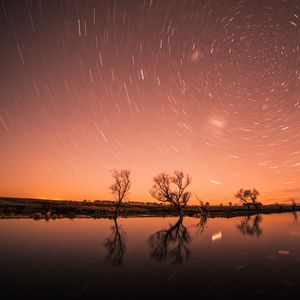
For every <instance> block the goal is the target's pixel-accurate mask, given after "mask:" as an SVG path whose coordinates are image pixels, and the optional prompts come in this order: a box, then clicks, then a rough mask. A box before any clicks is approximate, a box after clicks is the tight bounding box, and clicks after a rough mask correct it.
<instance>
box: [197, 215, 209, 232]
mask: <svg viewBox="0 0 300 300" xmlns="http://www.w3.org/2000/svg"><path fill="white" fill-rule="evenodd" d="M206 224H207V214H201V215H200V218H199V223H197V224H196V225H195V227H196V233H197V234H198V233H202V232H203V231H204V229H205V226H206Z"/></svg>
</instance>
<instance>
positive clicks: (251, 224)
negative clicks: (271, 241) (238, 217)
mask: <svg viewBox="0 0 300 300" xmlns="http://www.w3.org/2000/svg"><path fill="white" fill-rule="evenodd" d="M261 222H262V217H261V216H260V215H259V214H257V215H255V216H250V215H249V216H246V217H244V218H243V219H242V221H241V223H240V224H238V225H237V228H238V229H239V230H240V232H241V233H242V234H243V235H251V236H256V237H259V236H260V235H261V234H262V232H263V231H262V229H261Z"/></svg>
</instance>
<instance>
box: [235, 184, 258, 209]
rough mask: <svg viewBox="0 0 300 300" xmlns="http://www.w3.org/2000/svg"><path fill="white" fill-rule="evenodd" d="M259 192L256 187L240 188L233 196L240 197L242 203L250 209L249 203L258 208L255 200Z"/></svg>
mask: <svg viewBox="0 0 300 300" xmlns="http://www.w3.org/2000/svg"><path fill="white" fill-rule="evenodd" d="M258 195H259V192H258V191H257V190H256V189H252V190H244V189H240V190H239V191H238V192H237V193H236V195H235V197H236V198H238V199H240V200H241V201H242V203H243V204H244V205H247V207H248V209H250V204H253V205H254V207H255V209H256V210H258V206H259V205H260V203H258V202H257V196H258Z"/></svg>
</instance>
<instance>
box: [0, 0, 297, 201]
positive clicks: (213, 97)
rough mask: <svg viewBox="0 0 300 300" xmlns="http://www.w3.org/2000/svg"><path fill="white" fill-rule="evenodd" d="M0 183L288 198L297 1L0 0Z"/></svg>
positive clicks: (75, 191)
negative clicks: (178, 178) (174, 176)
mask: <svg viewBox="0 0 300 300" xmlns="http://www.w3.org/2000/svg"><path fill="white" fill-rule="evenodd" d="M0 25H1V31H0V34H1V41H0V42H1V46H0V49H1V50H0V51H1V56H0V91H1V94H0V146H1V147H0V167H1V171H0V195H1V196H17V197H43V198H52V199H53V198H54V199H78V200H79V199H90V200H94V199H113V198H112V196H111V195H110V194H109V192H108V189H107V187H108V186H109V185H110V183H111V174H110V170H111V169H114V168H116V169H121V168H129V169H130V170H131V171H132V181H133V183H132V189H131V193H130V196H129V200H132V201H151V197H150V195H149V190H150V187H151V185H152V178H153V176H155V175H157V174H158V173H160V172H161V171H166V172H172V171H173V170H183V171H184V172H187V173H188V174H190V175H191V176H192V185H191V186H190V190H192V191H193V192H195V193H197V195H198V196H199V197H200V198H202V199H203V200H205V201H209V202H211V203H216V204H219V203H221V202H222V203H227V202H228V201H232V200H234V198H233V195H234V193H235V192H236V191H237V190H238V189H239V188H252V187H256V188H257V189H258V190H259V191H260V192H261V200H262V201H264V202H266V203H268V202H274V201H278V202H280V201H284V200H286V199H288V198H289V197H290V196H292V197H296V198H297V197H298V196H299V197H300V2H299V1H288V0H286V1H279V0H272V1H264V0H257V1H255V0H247V1H245V0H237V1H234V0H232V1H230V0H228V1H223V0H205V1H204V0H203V1H202V0H199V1H184V0H180V1H161V0H153V1H146V0H145V1H142V0H137V1H125V0H120V1H113V0H111V1H1V2H0Z"/></svg>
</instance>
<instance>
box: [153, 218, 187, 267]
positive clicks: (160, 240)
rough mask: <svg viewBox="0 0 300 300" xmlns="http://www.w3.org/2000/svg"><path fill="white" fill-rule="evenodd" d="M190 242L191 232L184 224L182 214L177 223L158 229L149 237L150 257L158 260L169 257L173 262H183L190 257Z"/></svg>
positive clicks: (161, 260)
mask: <svg viewBox="0 0 300 300" xmlns="http://www.w3.org/2000/svg"><path fill="white" fill-rule="evenodd" d="M190 242H191V236H190V233H189V231H188V229H187V227H185V226H184V225H183V217H182V216H181V217H180V218H179V219H178V221H177V222H176V223H175V225H173V224H170V226H169V228H166V229H162V230H160V231H157V232H155V233H154V234H152V235H151V236H150V237H149V238H148V244H149V246H150V248H151V252H150V257H151V258H153V259H154V260H156V261H158V262H163V261H165V260H167V259H168V258H169V259H170V260H171V262H172V263H173V264H181V263H182V262H183V261H187V260H188V259H189V257H190V249H189V243H190Z"/></svg>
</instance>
